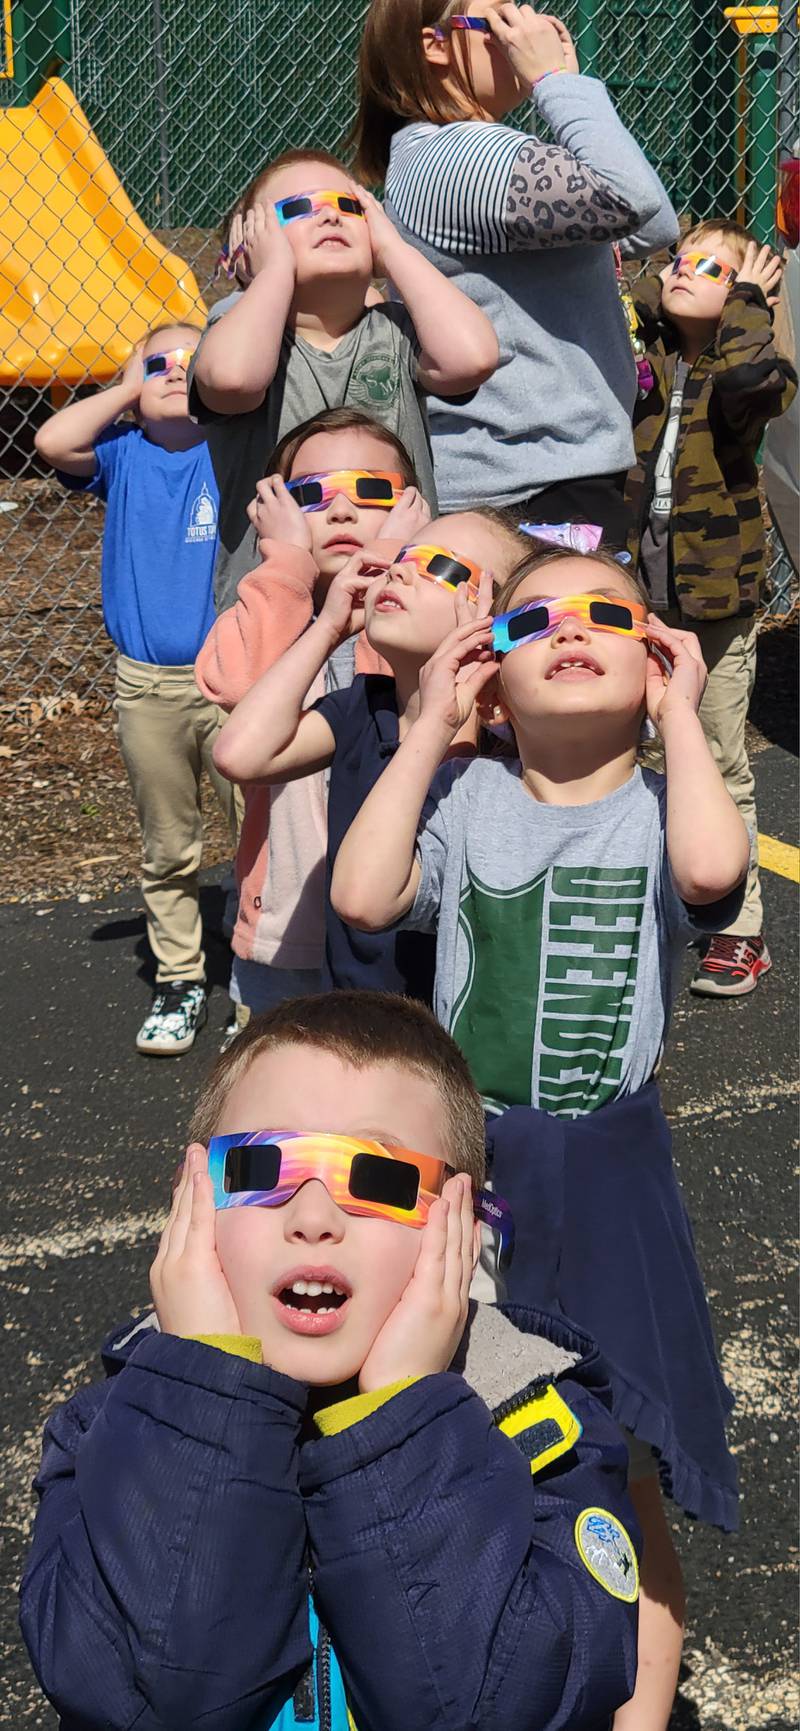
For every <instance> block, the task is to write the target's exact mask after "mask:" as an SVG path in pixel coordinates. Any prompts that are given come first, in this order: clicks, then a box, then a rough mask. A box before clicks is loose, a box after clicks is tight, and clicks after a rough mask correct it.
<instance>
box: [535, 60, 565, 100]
mask: <svg viewBox="0 0 800 1731" xmlns="http://www.w3.org/2000/svg"><path fill="white" fill-rule="evenodd" d="M567 70H568V68H567V67H566V66H548V68H547V71H546V72H540V73H539V76H538V78H534V80H533V83H532V85H531V96H532V95H533V92H534V90H535V89H536V86H537V84H541V82H542V79H543V78H557V77H558V74H559V72H566V71H567Z"/></svg>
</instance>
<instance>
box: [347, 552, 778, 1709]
mask: <svg viewBox="0 0 800 1731" xmlns="http://www.w3.org/2000/svg"><path fill="white" fill-rule="evenodd" d="M457 605H458V607H459V619H460V623H459V626H458V628H457V629H456V631H454V632H452V633H451V635H450V636H449V637H448V639H447V640H446V642H444V643H443V644H442V645H441V647H440V648H439V650H438V651H437V653H436V654H435V655H434V656H433V657H432V659H431V660H430V662H429V663H428V665H427V667H426V668H424V669H423V670H422V674H421V677H420V709H419V714H418V717H417V719H416V721H415V723H414V725H413V727H411V728H410V729H409V731H408V733H407V735H406V738H405V739H404V741H403V743H402V745H401V747H400V750H399V751H398V752H397V754H396V756H395V758H394V761H393V762H392V763H390V764H389V765H388V767H387V769H386V771H385V773H384V775H383V776H382V777H381V779H380V781H379V782H378V783H377V785H376V786H375V788H374V789H373V791H372V793H371V794H370V796H369V798H368V799H367V800H366V802H365V804H364V806H363V808H362V810H361V811H360V812H359V814H358V816H357V817H356V820H355V822H354V824H353V826H352V829H351V830H350V833H349V834H348V835H347V836H346V838H345V839H344V841H343V843H342V846H341V848H340V849H339V854H338V858H337V862H336V869H335V872H334V878H333V884H332V892H331V893H332V897H333V901H334V905H335V906H336V908H337V909H338V911H339V914H340V915H341V917H342V918H343V919H346V920H348V921H349V922H350V923H351V924H352V925H355V926H357V927H361V928H362V929H366V930H367V931H374V930H375V929H376V928H378V929H379V928H381V927H384V926H391V927H392V929H396V927H397V926H398V924H399V925H400V926H401V927H404V928H405V929H409V930H415V931H420V932H434V931H435V932H436V938H437V952H436V983H435V992H434V1009H435V1010H436V1012H437V1014H438V1016H439V1018H440V1020H441V1021H442V1022H443V1023H444V1025H445V1027H447V1028H448V1029H449V1030H450V1032H451V1033H452V1034H453V1035H454V1036H455V1038H456V1040H457V1041H458V1043H459V1045H460V1046H461V1047H462V1050H463V1051H464V1053H465V1055H466V1057H467V1058H468V1060H469V1063H470V1066H471V1068H472V1071H473V1074H474V1075H475V1078H476V1081H477V1083H478V1086H479V1088H480V1090H481V1093H482V1095H483V1097H484V1101H485V1104H486V1108H487V1112H488V1115H489V1117H488V1152H489V1154H490V1170H491V1173H492V1178H493V1182H494V1184H495V1186H496V1188H497V1190H498V1191H499V1193H500V1194H501V1195H502V1196H505V1197H506V1198H507V1200H508V1203H509V1205H510V1208H511V1212H512V1215H513V1217H514V1222H515V1228H516V1253H515V1259H514V1267H513V1269H512V1270H511V1272H510V1273H509V1275H508V1286H507V1291H508V1296H509V1298H510V1299H511V1300H512V1301H513V1300H518V1301H521V1302H526V1303H530V1304H533V1305H538V1306H541V1307H543V1308H555V1309H561V1310H562V1311H563V1312H564V1313H565V1314H567V1315H569V1316H572V1317H574V1318H575V1319H576V1320H577V1321H578V1322H579V1323H583V1324H585V1325H587V1326H589V1325H591V1328H592V1330H593V1332H594V1334H595V1336H596V1338H597V1340H598V1344H599V1345H600V1347H601V1350H602V1351H603V1352H604V1353H605V1355H606V1357H607V1360H608V1362H609V1363H610V1365H611V1368H612V1378H611V1380H612V1392H613V1400H614V1412H615V1416H616V1417H617V1419H618V1421H619V1423H620V1425H621V1426H623V1427H624V1429H625V1430H626V1432H627V1433H629V1447H630V1450H631V1477H632V1481H633V1482H632V1495H633V1499H634V1503H635V1505H636V1508H637V1513H638V1515H639V1519H640V1522H641V1524H642V1527H643V1529H644V1537H645V1552H644V1557H645V1561H644V1572H643V1577H642V1588H643V1594H642V1611H641V1618H640V1676H642V1677H643V1678H644V1679H645V1682H644V1685H643V1687H644V1691H645V1693H644V1696H642V1695H640V1698H639V1706H638V1708H637V1711H639V1713H640V1718H639V1720H638V1721H636V1723H638V1724H647V1725H648V1727H649V1726H653V1727H655V1726H659V1727H662V1726H663V1725H665V1724H666V1721H667V1718H668V1717H669V1704H670V1703H671V1701H672V1698H673V1694H674V1687H675V1683H676V1678H677V1667H678V1662H679V1657H680V1648H681V1638H682V1630H681V1624H682V1615H683V1605H682V1595H681V1592H680V1588H679V1585H678V1583H679V1581H680V1571H679V1567H678V1563H677V1558H676V1557H675V1554H674V1551H673V1548H672V1543H671V1539H670V1534H669V1528H668V1525H667V1520H666V1518H665V1514H664V1509H663V1505H662V1501H661V1495H660V1492H659V1486H658V1475H660V1478H661V1483H662V1485H663V1486H664V1488H665V1489H666V1490H667V1492H668V1494H669V1495H670V1496H671V1497H673V1498H674V1499H675V1500H676V1502H678V1503H679V1504H681V1505H682V1506H683V1507H684V1508H685V1509H686V1510H687V1512H688V1513H690V1514H691V1515H694V1516H698V1517H699V1518H701V1519H704V1520H708V1521H711V1522H713V1523H715V1524H717V1525H719V1526H722V1527H723V1528H725V1529H731V1528H733V1527H734V1526H735V1525H736V1504H737V1496H736V1474H735V1468H734V1464H733V1461H732V1459H731V1456H730V1455H729V1453H728V1449H727V1444H726V1440H725V1419H726V1417H727V1413H728V1411H729V1408H730V1405H731V1398H730V1395H729V1394H728V1392H727V1390H726V1388H725V1386H724V1384H723V1381H722V1377H721V1373H720V1370H719V1366H718V1364H717V1359H716V1352H715V1347H714V1341H713V1336H712V1333H711V1328H710V1323H709V1318H708V1311H707V1305H706V1299H705V1294H704V1291H703V1283H702V1278H701V1275H700V1272H699V1269H698V1267H697V1263H696V1259H695V1253H694V1248H693V1243H692V1237H691V1231H690V1227H689V1223H688V1220H687V1217H686V1213H685V1209H684V1206H683V1202H682V1200H681V1196H680V1192H679V1190H678V1186H677V1182H676V1179H675V1176H674V1172H673V1167H672V1158H671V1151H670V1136H669V1130H668V1127H667V1123H666V1119H665V1117H664V1114H663V1111H662V1109H661V1106H660V1103H659V1099H658V1090H657V1085H656V1082H655V1080H654V1075H655V1072H656V1069H657V1066H658V1063H659V1061H660V1057H661V1052H662V1049H663V1044H664V1039H665V1035H666V1031H667V1026H668V1022H669V1012H670V1004H671V997H672V979H673V974H674V970H675V969H676V967H677V966H678V965H679V963H680V960H681V957H682V954H683V953H684V951H685V948H686V944H687V941H688V939H689V938H690V936H691V934H692V933H693V932H698V931H703V930H704V929H706V927H710V928H711V929H714V927H715V926H716V924H717V922H718V921H719V919H720V917H721V911H723V910H724V908H725V906H733V905H734V904H735V902H736V901H737V900H738V899H740V897H741V883H742V879H743V877H744V874H745V871H746V867H747V860H748V854H749V842H748V836H747V832H746V830H745V827H744V824H743V823H742V821H741V818H740V817H739V815H738V813H737V811H736V808H735V806H734V804H733V802H732V800H731V799H730V797H729V795H728V793H727V792H726V789H725V786H724V783H723V781H722V778H721V776H720V774H719V771H718V770H717V768H716V765H715V763H714V760H713V758H712V756H711V753H710V751H709V749H708V746H707V745H706V741H705V738H704V736H703V730H702V727H701V725H700V722H699V720H698V716H697V709H698V705H699V702H700V698H701V696H702V693H703V688H704V685H705V668H704V666H703V661H702V658H701V655H700V651H699V646H698V643H697V639H696V637H694V636H693V635H692V634H691V633H690V632H686V631H676V630H672V629H669V628H668V627H666V626H664V625H662V624H661V623H660V622H659V621H658V619H656V617H655V615H653V614H652V613H650V612H649V611H648V609H647V606H646V604H645V600H644V597H643V593H642V591H641V590H640V588H639V586H638V584H637V582H636V580H635V579H634V578H632V577H631V576H630V575H629V574H628V572H627V571H626V570H625V569H624V568H623V567H622V566H621V565H620V564H619V562H618V561H617V560H615V559H613V558H611V557H610V556H609V555H607V554H605V553H593V554H585V555H584V554H580V553H575V552H573V551H571V550H569V549H558V550H550V551H547V552H544V553H543V552H541V551H534V552H533V554H531V555H529V557H528V558H527V559H525V560H523V561H522V562H521V564H520V565H519V566H518V568H517V570H516V571H515V572H514V573H513V574H512V576H511V577H510V578H509V581H508V582H507V583H506V584H505V585H501V586H500V588H499V591H498V594H497V596H496V598H495V617H494V619H493V620H484V619H480V618H477V619H476V618H470V616H469V613H468V609H467V607H466V603H465V602H464V601H460V602H458V603H457ZM655 651H658V652H659V655H658V657H657V656H656V653H655ZM665 660H666V664H667V665H669V666H670V667H671V674H669V675H668V674H667V673H666V671H665ZM476 702H477V703H478V704H479V705H480V707H481V710H482V712H483V713H484V715H485V717H486V719H487V720H489V721H494V722H498V721H505V722H509V723H510V725H511V728H512V729H513V733H514V737H515V740H516V746H517V752H518V758H517V760H516V761H508V760H503V759H499V758H497V757H485V758H475V759H474V760H473V761H472V762H469V763H466V764H464V763H456V764H448V765H446V766H445V767H443V768H442V769H441V770H440V771H439V773H438V774H436V771H437V766H438V765H439V763H440V762H441V760H442V757H443V756H444V753H445V751H446V750H447V746H448V743H449V741H450V740H451V739H452V737H453V735H454V733H455V730H456V729H457V728H460V727H463V726H464V724H465V722H466V720H467V718H468V717H469V715H470V714H471V713H472V711H473V708H474V705H475V704H476ZM646 717H647V718H649V720H650V721H651V722H652V723H653V724H654V725H655V727H656V728H657V729H658V731H659V733H660V734H661V737H662V740H663V743H664V751H665V759H666V777H665V778H664V777H660V776H657V775H653V774H651V773H649V772H643V771H642V770H641V769H640V768H639V767H638V766H637V747H638V743H639V737H640V731H641V727H642V722H643V720H644V719H645V718H646ZM434 777H435V779H434ZM431 782H433V785H432V786H431ZM642 1657H644V1658H645V1659H646V1660H647V1659H649V1660H650V1663H649V1664H645V1665H642V1664H641V1660H642ZM654 1666H655V1667H656V1668H657V1674H658V1676H659V1678H660V1679H661V1683H660V1690H661V1694H660V1695H659V1693H658V1691H656V1693H655V1694H654V1693H652V1692H651V1688H650V1684H649V1682H648V1681H647V1680H648V1679H649V1678H651V1677H652V1676H653V1675H654V1671H653V1667H654ZM662 1696H663V1699H662ZM634 1699H636V1697H634ZM664 1715H666V1717H665V1716H664ZM619 1720H620V1724H622V1725H624V1724H625V1719H624V1709H623V1711H622V1713H621V1714H620V1715H619ZM631 1723H634V1721H631Z"/></svg>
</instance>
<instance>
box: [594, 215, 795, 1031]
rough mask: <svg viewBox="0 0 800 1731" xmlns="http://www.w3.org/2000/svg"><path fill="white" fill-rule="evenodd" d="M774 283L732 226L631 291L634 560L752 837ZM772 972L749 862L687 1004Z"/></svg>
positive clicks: (789, 388) (790, 374)
mask: <svg viewBox="0 0 800 1731" xmlns="http://www.w3.org/2000/svg"><path fill="white" fill-rule="evenodd" d="M780 280H781V262H780V259H779V257H778V255H777V254H776V253H773V252H772V251H771V249H770V248H769V247H759V245H758V244H757V242H756V241H754V240H753V239H752V237H751V236H750V235H749V234H748V232H747V230H746V229H744V228H741V227H740V226H739V224H738V223H727V222H720V223H718V222H714V221H713V220H711V221H709V222H705V223H701V224H700V226H699V228H695V229H693V230H691V232H690V233H689V234H687V235H686V236H685V237H684V239H683V240H682V242H681V248H680V252H679V254H678V256H677V258H675V259H674V260H673V261H672V263H671V264H670V265H667V267H666V268H665V270H663V271H662V272H661V275H660V277H654V276H651V277H645V278H643V279H641V280H640V281H638V282H637V283H636V285H635V288H634V290H633V294H634V301H635V302H636V305H637V310H638V313H639V317H640V320H641V329H642V336H643V340H644V342H645V344H646V350H647V359H648V361H649V362H650V366H651V370H652V375H653V380H654V383H653V388H652V390H651V391H649V392H648V394H647V395H646V396H645V397H643V398H641V399H640V400H639V402H638V403H637V405H636V414H635V422H634V436H635V442H636V455H637V466H636V468H635V469H634V470H633V471H632V473H631V475H630V476H629V480H628V498H629V501H630V503H631V506H632V508H633V521H634V525H635V530H634V535H633V537H632V540H631V543H630V550H631V552H632V553H633V554H634V555H637V554H638V558H639V565H640V570H641V573H642V576H643V578H644V581H645V583H646V585H647V589H648V593H649V595H650V599H651V603H652V605H653V607H655V608H656V609H657V611H658V612H659V613H660V614H661V616H662V617H663V618H664V619H666V620H667V621H668V622H669V623H670V624H674V625H681V624H690V625H691V627H692V629H693V630H694V631H696V632H697V634H698V637H699V639H700V644H701V648H702V651H703V657H704V659H705V662H706V666H707V668H708V686H707V689H706V693H705V696H704V698H703V702H702V706H701V709H700V719H701V721H702V723H703V727H704V729H705V734H706V738H707V740H708V743H709V745H710V747H711V750H712V751H713V753H714V757H715V760H716V762H717V765H718V767H719V769H720V771H721V773H722V775H723V777H724V780H725V785H726V787H727V789H728V792H729V793H730V795H731V797H732V799H734V800H735V802H736V805H737V807H738V810H739V812H740V813H741V816H742V818H743V819H744V821H745V823H746V824H747V826H748V828H749V829H750V831H751V833H752V834H753V835H754V836H755V835H756V834H757V827H758V826H757V817H756V807H755V787H754V780H753V773H752V770H751V768H750V764H749V761H748V756H747V747H746V744H745V723H746V720H747V711H748V707H749V703H750V697H751V695H752V690H753V683H754V680H755V671H756V630H757V623H756V614H757V612H758V610H759V607H760V605H761V601H762V598H763V584H764V575H765V569H766V537H765V533H764V522H763V518H762V513H761V502H760V497H759V475H758V464H757V456H758V447H759V445H760V442H761V439H762V437H763V434H764V430H765V427H766V425H767V422H768V421H769V420H772V419H774V417H775V416H776V415H780V414H782V413H783V411H784V410H785V409H787V408H788V407H789V404H790V403H791V401H792V399H793V397H794V394H795V391H796V389H797V375H796V373H795V370H794V368H793V367H792V366H791V364H790V363H789V361H788V360H786V359H785V358H784V357H783V356H782V355H781V354H780V353H779V352H778V350H777V349H776V346H775V342H774V338H773V334H772V309H773V307H774V306H775V304H776V301H777V299H778V292H779V289H780ZM657 762H658V760H654V767H657ZM770 967H771V961H770V955H769V951H768V949H767V946H766V942H765V939H764V934H763V908H762V904H761V888H760V884H759V877H758V861H757V856H756V855H755V854H754V857H753V860H752V862H751V865H750V870H749V872H748V878H747V887H746V891H745V897H744V903H743V906H742V908H741V910H740V912H739V913H738V914H737V917H736V922H735V924H733V925H730V924H729V925H727V926H726V927H725V928H724V930H723V932H722V933H721V934H719V935H714V936H712V937H711V938H710V939H709V940H708V943H707V947H706V948H705V951H704V954H703V956H702V958H701V961H700V964H699V967H698V969H697V972H696V974H695V977H694V980H693V981H692V990H693V991H695V992H700V993H703V994H706V995H709V996H713V997H738V996H741V994H742V993H745V992H750V991H752V990H753V988H754V987H755V986H756V985H757V983H758V980H759V979H760V978H761V976H762V975H763V974H765V973H767V972H768V970H769V968H770Z"/></svg>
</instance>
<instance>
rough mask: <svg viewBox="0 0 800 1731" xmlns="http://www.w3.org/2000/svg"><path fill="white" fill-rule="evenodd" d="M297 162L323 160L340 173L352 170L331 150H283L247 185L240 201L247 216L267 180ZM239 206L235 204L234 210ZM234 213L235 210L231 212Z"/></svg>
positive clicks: (240, 205) (241, 207)
mask: <svg viewBox="0 0 800 1731" xmlns="http://www.w3.org/2000/svg"><path fill="white" fill-rule="evenodd" d="M297 162H308V163H311V162H321V163H323V164H324V165H326V166H327V167H328V168H335V169H336V170H337V171H338V173H339V174H349V172H350V170H349V169H348V168H346V167H345V165H344V163H343V162H340V161H339V158H338V156H332V155H331V152H330V151H329V150H283V151H281V154H280V156H276V158H275V160H274V162H268V163H266V164H265V166H264V167H263V168H260V169H259V171H258V174H256V175H254V176H253V179H252V180H251V182H250V185H249V186H248V187H246V189H245V191H244V192H243V193H242V196H241V199H240V201H239V206H238V208H239V210H240V211H241V214H242V216H245V215H246V213H247V211H248V210H252V209H253V206H254V205H255V204H256V203H257V202H258V199H259V197H260V195H261V193H262V192H263V191H264V188H265V186H266V185H267V182H268V181H270V180H271V179H272V176H273V174H277V173H278V172H279V170H280V169H282V168H292V167H293V166H294V164H295V163H297ZM236 208H237V207H236V206H234V210H235V209H236ZM231 214H233V212H232V213H231Z"/></svg>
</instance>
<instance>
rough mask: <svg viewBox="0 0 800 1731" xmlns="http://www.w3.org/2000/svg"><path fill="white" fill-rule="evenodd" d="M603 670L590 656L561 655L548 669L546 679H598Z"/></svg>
mask: <svg viewBox="0 0 800 1731" xmlns="http://www.w3.org/2000/svg"><path fill="white" fill-rule="evenodd" d="M602 673H603V669H602V667H601V666H600V664H599V662H597V661H593V660H592V657H591V656H590V655H580V656H579V655H563V656H561V657H560V658H559V660H558V661H556V662H555V663H554V665H553V666H552V667H551V668H549V669H548V672H547V674H546V675H545V677H546V678H547V679H598V678H601V677H602Z"/></svg>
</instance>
